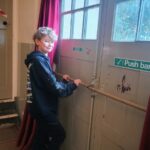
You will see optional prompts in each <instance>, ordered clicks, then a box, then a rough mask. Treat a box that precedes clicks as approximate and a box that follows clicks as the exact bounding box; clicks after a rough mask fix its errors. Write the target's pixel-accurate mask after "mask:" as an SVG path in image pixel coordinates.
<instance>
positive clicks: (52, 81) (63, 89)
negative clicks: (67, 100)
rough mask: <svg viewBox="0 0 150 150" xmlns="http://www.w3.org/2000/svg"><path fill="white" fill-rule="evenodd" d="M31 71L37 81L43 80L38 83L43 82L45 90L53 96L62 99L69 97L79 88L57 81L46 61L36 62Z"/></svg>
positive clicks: (69, 83)
mask: <svg viewBox="0 0 150 150" xmlns="http://www.w3.org/2000/svg"><path fill="white" fill-rule="evenodd" d="M30 69H31V70H30V71H31V72H32V73H33V74H34V77H35V78H36V80H41V81H36V82H42V83H43V86H44V88H45V89H46V90H48V91H49V92H52V93H53V94H56V95H58V96H61V97H64V96H69V95H71V94H72V92H73V90H75V89H76V88H77V86H76V85H75V84H74V83H73V82H68V83H64V82H62V81H57V80H56V77H55V75H54V73H53V71H52V69H51V68H50V66H49V64H48V63H47V62H45V61H44V60H36V61H34V63H33V64H32V66H31V68H30Z"/></svg>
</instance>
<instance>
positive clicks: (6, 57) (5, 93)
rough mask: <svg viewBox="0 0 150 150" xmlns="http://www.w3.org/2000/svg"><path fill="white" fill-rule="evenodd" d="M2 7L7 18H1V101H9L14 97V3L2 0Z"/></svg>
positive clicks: (0, 4) (0, 0) (0, 3)
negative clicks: (12, 36) (12, 33)
mask: <svg viewBox="0 0 150 150" xmlns="http://www.w3.org/2000/svg"><path fill="white" fill-rule="evenodd" d="M0 6H1V9H2V10H3V11H4V12H5V13H6V14H7V18H5V17H2V16H1V17H0V72H1V73H0V99H7V98H11V96H12V44H11V43H12V41H11V40H12V38H11V17H12V16H11V15H10V14H12V13H11V12H12V11H11V10H12V9H11V7H12V1H11V0H5V1H3V0H0ZM6 22H7V24H5V23H6Z"/></svg>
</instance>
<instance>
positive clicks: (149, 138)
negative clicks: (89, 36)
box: [140, 97, 150, 150]
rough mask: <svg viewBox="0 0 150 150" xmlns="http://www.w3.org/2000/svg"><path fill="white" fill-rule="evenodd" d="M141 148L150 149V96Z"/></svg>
mask: <svg viewBox="0 0 150 150" xmlns="http://www.w3.org/2000/svg"><path fill="white" fill-rule="evenodd" d="M140 150H150V97H149V102H148V106H147V111H146V116H145V121H144V128H143V132H142V137H141V144H140Z"/></svg>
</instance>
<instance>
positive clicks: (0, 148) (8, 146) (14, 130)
mask: <svg viewBox="0 0 150 150" xmlns="http://www.w3.org/2000/svg"><path fill="white" fill-rule="evenodd" d="M18 131H19V130H18V127H17V126H15V125H6V126H0V150H18V148H17V147H16V140H17V136H18Z"/></svg>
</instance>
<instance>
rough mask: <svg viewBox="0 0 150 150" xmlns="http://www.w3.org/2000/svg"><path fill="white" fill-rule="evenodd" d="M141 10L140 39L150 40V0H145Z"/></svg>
mask: <svg viewBox="0 0 150 150" xmlns="http://www.w3.org/2000/svg"><path fill="white" fill-rule="evenodd" d="M141 10H142V11H141V15H140V24H139V33H138V40H140V41H150V0H144V1H143V7H142V9H141Z"/></svg>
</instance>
